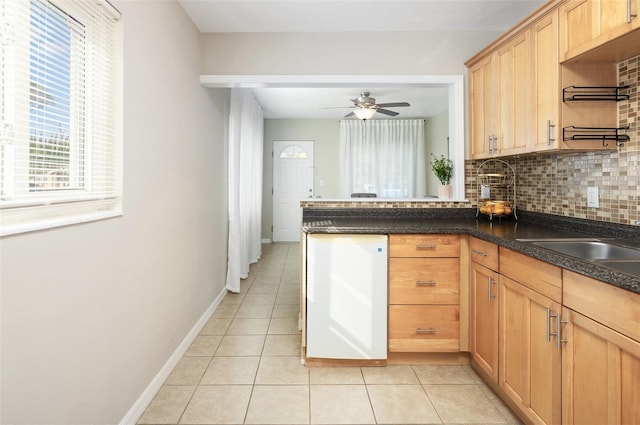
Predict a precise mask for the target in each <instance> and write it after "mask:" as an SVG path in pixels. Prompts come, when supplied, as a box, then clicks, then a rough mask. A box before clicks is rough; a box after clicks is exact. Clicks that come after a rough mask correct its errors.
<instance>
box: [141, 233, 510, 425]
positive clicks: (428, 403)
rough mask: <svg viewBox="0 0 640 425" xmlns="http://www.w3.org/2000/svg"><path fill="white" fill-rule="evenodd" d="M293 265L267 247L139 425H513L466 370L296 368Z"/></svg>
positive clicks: (289, 249)
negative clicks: (236, 292)
mask: <svg viewBox="0 0 640 425" xmlns="http://www.w3.org/2000/svg"><path fill="white" fill-rule="evenodd" d="M298 261H299V244H297V243H275V244H265V245H263V255H262V259H261V260H260V262H259V263H257V264H254V265H252V266H251V271H250V275H249V278H248V279H246V280H245V281H243V282H242V285H241V286H242V289H241V293H240V294H232V293H228V294H227V296H226V297H225V299H224V300H223V301H222V303H221V304H220V306H219V307H218V308H217V309H216V311H215V312H214V314H213V315H212V317H211V319H210V320H209V321H208V323H207V324H206V325H205V326H204V328H203V329H202V331H201V332H200V335H199V336H198V337H197V338H196V340H195V341H194V342H193V344H192V346H191V347H190V348H189V350H188V351H187V353H186V354H185V355H184V357H183V358H182V359H181V360H180V362H179V363H178V365H177V366H176V367H175V369H174V370H173V372H172V373H171V375H170V376H169V378H168V379H167V381H166V382H165V383H164V386H163V387H162V388H161V389H160V391H159V392H158V394H157V395H156V396H155V398H154V399H153V401H152V402H151V403H150V405H149V406H148V407H147V409H146V410H145V412H144V414H143V416H142V417H141V418H140V420H139V424H442V423H445V424H462V423H464V424H504V423H509V424H512V423H519V421H518V420H517V418H516V417H515V416H514V415H513V414H512V413H511V412H510V411H509V409H508V408H507V407H506V406H505V405H504V404H503V403H502V402H501V401H500V399H498V398H497V397H496V396H495V395H494V393H493V392H492V391H491V390H490V389H489V388H488V387H487V386H486V385H485V384H484V383H483V382H482V381H481V379H480V378H479V377H478V376H477V375H476V374H475V372H474V371H473V370H472V369H471V368H470V367H468V366H387V367H345V368H306V367H305V366H303V365H301V364H300V338H301V335H300V332H299V331H298V297H299V292H298V291H299V289H298V288H299V277H298V276H299V264H298Z"/></svg>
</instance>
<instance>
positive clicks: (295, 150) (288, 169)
mask: <svg viewBox="0 0 640 425" xmlns="http://www.w3.org/2000/svg"><path fill="white" fill-rule="evenodd" d="M313 143H314V142H313V141H310V142H297V141H294V142H288V141H287V142H281V141H274V142H273V241H274V242H295V241H299V240H300V224H301V222H302V216H301V214H302V211H301V209H300V201H301V200H303V199H306V198H312V197H313V174H314V170H313V164H314V163H313Z"/></svg>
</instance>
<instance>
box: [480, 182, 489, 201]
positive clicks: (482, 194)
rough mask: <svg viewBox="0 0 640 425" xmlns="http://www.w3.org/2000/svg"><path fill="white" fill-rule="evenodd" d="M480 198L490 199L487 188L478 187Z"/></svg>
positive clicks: (483, 186)
mask: <svg viewBox="0 0 640 425" xmlns="http://www.w3.org/2000/svg"><path fill="white" fill-rule="evenodd" d="M480 198H481V199H491V189H490V188H489V186H485V185H480Z"/></svg>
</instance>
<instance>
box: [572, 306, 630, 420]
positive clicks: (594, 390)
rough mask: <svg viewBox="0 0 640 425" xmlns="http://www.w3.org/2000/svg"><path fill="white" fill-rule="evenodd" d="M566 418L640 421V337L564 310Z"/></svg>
mask: <svg viewBox="0 0 640 425" xmlns="http://www.w3.org/2000/svg"><path fill="white" fill-rule="evenodd" d="M562 318H563V320H566V321H567V323H566V325H564V327H563V334H562V336H563V338H564V339H565V340H566V344H565V347H564V348H563V353H562V423H563V424H637V423H640V399H639V398H638V397H639V394H640V342H638V341H635V340H633V339H631V338H627V337H626V336H624V335H622V334H620V333H618V332H615V331H614V330H612V329H610V328H608V327H606V326H603V325H601V324H600V323H598V322H595V321H593V320H591V319H589V318H587V317H585V316H583V315H581V314H578V313H576V312H574V311H573V310H570V309H568V308H564V309H563V312H562Z"/></svg>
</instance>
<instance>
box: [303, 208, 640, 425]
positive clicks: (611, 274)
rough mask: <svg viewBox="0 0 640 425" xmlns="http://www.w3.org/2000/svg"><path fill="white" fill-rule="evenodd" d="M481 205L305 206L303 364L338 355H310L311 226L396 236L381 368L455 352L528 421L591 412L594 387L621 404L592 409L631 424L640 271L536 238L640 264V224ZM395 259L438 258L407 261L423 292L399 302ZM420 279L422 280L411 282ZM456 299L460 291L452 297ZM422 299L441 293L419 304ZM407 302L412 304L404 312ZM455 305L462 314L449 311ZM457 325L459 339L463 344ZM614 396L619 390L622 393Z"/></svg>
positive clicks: (638, 377)
mask: <svg viewBox="0 0 640 425" xmlns="http://www.w3.org/2000/svg"><path fill="white" fill-rule="evenodd" d="M475 212H476V210H475V209H470V208H304V209H303V223H302V232H303V233H302V244H301V249H302V255H301V258H302V262H303V273H302V280H303V281H302V296H301V300H302V301H303V302H302V318H303V320H302V322H303V339H302V341H303V343H302V344H303V346H302V357H303V361H306V364H307V365H308V366H318V365H320V366H322V365H325V364H327V363H324V362H323V361H322V359H313V358H308V357H307V356H306V351H305V349H306V347H305V341H306V334H305V332H306V327H305V326H304V325H305V324H306V323H305V320H306V316H305V306H306V302H308V298H307V297H308V294H307V293H306V281H305V279H306V273H307V270H306V240H307V238H308V237H309V235H312V234H329V235H331V234H333V235H359V234H360V235H362V234H379V235H388V236H389V272H388V282H387V285H388V292H389V294H390V299H389V305H388V311H389V323H388V332H389V335H388V358H387V361H386V363H380V362H378V365H380V364H394V363H403V362H404V363H406V362H412V363H415V362H433V361H437V362H442V361H445V360H443V359H445V358H446V356H449V359H453V360H452V361H453V362H458V363H470V364H471V366H472V367H473V368H474V370H476V372H477V373H478V374H479V375H480V376H481V377H482V378H483V379H484V380H485V381H486V382H487V383H488V384H489V385H490V386H491V387H492V388H493V389H494V391H496V393H497V394H498V395H499V396H500V397H501V398H502V399H503V400H504V401H505V402H506V403H507V404H508V405H509V406H510V407H511V408H512V409H513V410H514V411H515V412H516V413H517V414H518V415H519V416H520V417H521V419H523V420H524V421H525V422H527V423H529V422H530V423H559V422H560V421H561V417H562V415H573V416H572V417H575V418H580V417H581V416H580V414H581V411H582V410H585V409H586V407H585V406H588V405H589V403H590V401H589V400H591V397H592V396H591V395H590V394H587V393H585V392H584V388H595V390H594V391H596V392H598V396H600V397H604V399H606V400H610V401H609V402H608V403H604V406H598V407H597V409H595V411H594V412H592V413H589V414H592V415H595V417H598V418H604V419H605V421H604V422H602V423H606V422H611V421H607V420H606V418H608V417H611V415H612V414H616V415H621V416H619V417H622V418H623V420H622V423H633V422H634V420H636V419H638V418H636V417H635V416H633V415H636V413H634V412H636V410H637V409H636V408H635V407H633V406H634V405H635V396H634V394H637V393H638V390H639V389H640V388H639V387H640V315H639V314H638V312H639V311H640V273H635V272H634V270H632V269H631V268H630V269H625V271H621V270H620V268H614V267H612V265H613V266H615V267H618V266H619V264H613V263H611V262H603V261H602V260H600V259H593V258H580V257H578V256H576V255H575V254H572V255H569V254H567V253H562V252H558V251H557V250H552V249H549V248H548V247H547V248H545V247H543V246H541V245H539V244H538V243H537V241H561V242H562V241H564V242H571V243H573V242H580V243H582V242H586V243H588V244H591V245H588V246H592V245H593V246H597V247H599V246H616V247H622V248H624V249H628V251H624V253H625V254H627V253H630V255H631V256H632V257H633V256H635V257H633V258H631V259H627V260H622V261H620V263H624V264H631V263H633V264H636V265H637V264H638V262H639V261H640V244H639V243H638V240H640V238H638V236H640V228H639V227H637V226H629V225H618V224H610V223H603V222H594V221H590V220H582V219H574V218H567V217H559V216H552V215H546V214H541V213H531V212H526V211H519V212H518V217H519V221H515V220H513V219H508V218H504V219H503V220H502V221H500V220H494V221H489V220H488V219H486V218H484V217H481V218H478V219H476V217H475ZM402 244H404V245H405V246H404V247H402ZM394 245H398V246H400V247H401V248H402V249H406V250H409V251H411V250H413V253H411V252H409V253H408V254H407V253H403V252H401V251H396V254H395V255H394ZM398 252H399V254H398ZM394 257H408V258H407V259H408V260H409V261H414V260H415V259H416V258H417V257H427V260H428V261H426V262H420V261H416V262H414V263H408V264H415V265H416V268H417V269H419V270H417V273H418V274H411V273H407V272H406V271H407V269H406V268H405V269H403V270H400V272H399V274H400V275H401V276H403V278H404V283H401V284H402V285H405V286H402V288H403V289H401V295H402V291H407V293H409V291H412V292H410V294H411V295H410V296H405V297H404V298H401V300H400V301H395V302H394V301H393V299H392V296H393V294H394V291H396V293H397V292H398V288H397V287H396V288H395V289H394V286H395V285H397V282H396V280H397V279H395V278H394V276H395V274H398V273H397V272H396V271H394V266H393V264H394V263H393V260H395V258H394ZM413 257H416V258H413ZM417 259H418V260H420V258H417ZM441 260H446V261H447V262H446V263H443V262H441ZM438 262H440V263H438ZM441 264H448V266H447V267H448V269H446V270H447V272H446V273H441V271H442V267H441ZM353 267H354V268H356V269H358V268H362V267H365V264H354V265H353ZM625 267H626V266H625ZM458 273H459V274H458ZM407 276H409V277H407ZM412 276H418V277H417V278H416V279H415V280H414V281H413V283H411V282H409V284H407V281H410V279H411V278H412ZM446 276H449V277H450V276H458V278H459V282H456V283H457V285H455V286H451V285H450V279H449V280H447V279H446ZM401 280H402V279H401ZM451 288H453V289H451ZM445 296H448V297H449V298H448V299H447V301H442V299H443V297H445ZM418 297H422V299H426V300H431V301H418ZM454 302H455V304H453V303H454ZM403 303H404V304H406V305H400V306H396V305H394V304H403ZM416 304H420V305H416ZM326 308H327V309H329V308H330V306H326ZM396 308H405V309H406V310H407V312H406V313H402V314H400V315H399V316H398V317H397V318H394V317H393V312H394V310H395V309H396ZM433 311H438V314H436V315H435V316H442V317H445V318H444V319H443V321H444V323H438V324H434V323H436V322H434V317H432V316H434V315H433V314H431V313H432V312H433ZM440 311H442V312H443V313H440ZM448 311H451V312H453V314H454V315H455V314H457V315H458V316H457V317H453V318H450V319H447V318H446V314H447V313H446V312H448ZM416 312H417V313H416ZM421 318H422V319H421ZM456 319H457V321H456ZM420 320H423V321H424V324H422V323H419V321H420ZM396 322H402V323H401V324H397V323H396ZM405 322H406V323H405ZM453 322H455V324H456V325H457V329H456V332H455V333H453V334H454V335H455V337H456V338H458V339H457V341H456V344H454V345H452V344H451V335H452V332H451V323H453ZM403 325H406V326H405V327H408V328H411V327H413V329H414V330H415V332H413V331H411V333H413V335H408V334H407V333H402V332H405V331H404V330H402V329H403V328H402V326H403ZM397 329H401V331H398V330H397ZM394 332H395V333H396V335H397V334H398V332H400V337H397V336H395V337H394ZM403 351H405V352H404V353H403ZM420 354H423V356H420ZM334 365H335V364H334ZM613 394H618V396H616V397H613V398H612V395H613ZM592 410H593V409H592ZM616 412H617V413H616ZM625 415H626V416H625ZM575 422H578V421H577V420H575ZM613 422H616V421H613ZM618 422H619V421H618Z"/></svg>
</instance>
